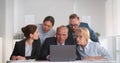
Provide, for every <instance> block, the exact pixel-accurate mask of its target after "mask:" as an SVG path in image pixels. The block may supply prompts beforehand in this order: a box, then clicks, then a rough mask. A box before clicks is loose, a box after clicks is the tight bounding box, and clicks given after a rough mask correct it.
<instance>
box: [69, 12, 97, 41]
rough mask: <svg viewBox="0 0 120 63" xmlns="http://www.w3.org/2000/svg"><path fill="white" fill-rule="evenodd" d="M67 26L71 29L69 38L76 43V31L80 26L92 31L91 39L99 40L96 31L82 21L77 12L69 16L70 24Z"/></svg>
mask: <svg viewBox="0 0 120 63" xmlns="http://www.w3.org/2000/svg"><path fill="white" fill-rule="evenodd" d="M67 27H68V29H69V33H68V39H71V41H73V42H74V43H75V37H74V32H75V30H76V29H78V28H79V27H86V28H87V29H88V30H89V32H90V39H91V40H92V41H94V42H99V40H98V37H97V36H96V34H95V33H94V31H93V30H92V29H91V28H90V27H89V25H88V24H87V23H83V22H80V20H79V17H78V16H77V14H71V15H70V16H69V25H67Z"/></svg>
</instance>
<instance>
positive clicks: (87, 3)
mask: <svg viewBox="0 0 120 63" xmlns="http://www.w3.org/2000/svg"><path fill="white" fill-rule="evenodd" d="M77 1H78V2H77V11H76V12H77V13H78V14H79V16H80V17H81V18H82V17H83V16H86V17H87V16H90V17H91V19H90V20H89V21H90V22H88V23H89V25H90V26H91V28H92V29H93V30H94V31H95V32H99V33H100V34H101V36H100V38H101V37H105V0H77Z"/></svg>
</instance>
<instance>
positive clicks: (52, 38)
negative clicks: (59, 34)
mask: <svg viewBox="0 0 120 63" xmlns="http://www.w3.org/2000/svg"><path fill="white" fill-rule="evenodd" d="M55 39H56V37H48V38H46V40H55Z"/></svg>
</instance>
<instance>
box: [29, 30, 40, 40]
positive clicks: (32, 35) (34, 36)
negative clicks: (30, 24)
mask: <svg viewBox="0 0 120 63" xmlns="http://www.w3.org/2000/svg"><path fill="white" fill-rule="evenodd" d="M30 36H31V38H32V39H34V40H37V39H38V38H39V32H38V29H36V31H35V32H34V33H33V34H30Z"/></svg>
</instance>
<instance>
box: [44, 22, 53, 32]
mask: <svg viewBox="0 0 120 63" xmlns="http://www.w3.org/2000/svg"><path fill="white" fill-rule="evenodd" d="M52 27H53V26H52V23H51V22H50V21H45V22H44V23H43V30H44V32H48V31H49V30H50V29H51V28H52Z"/></svg>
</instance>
